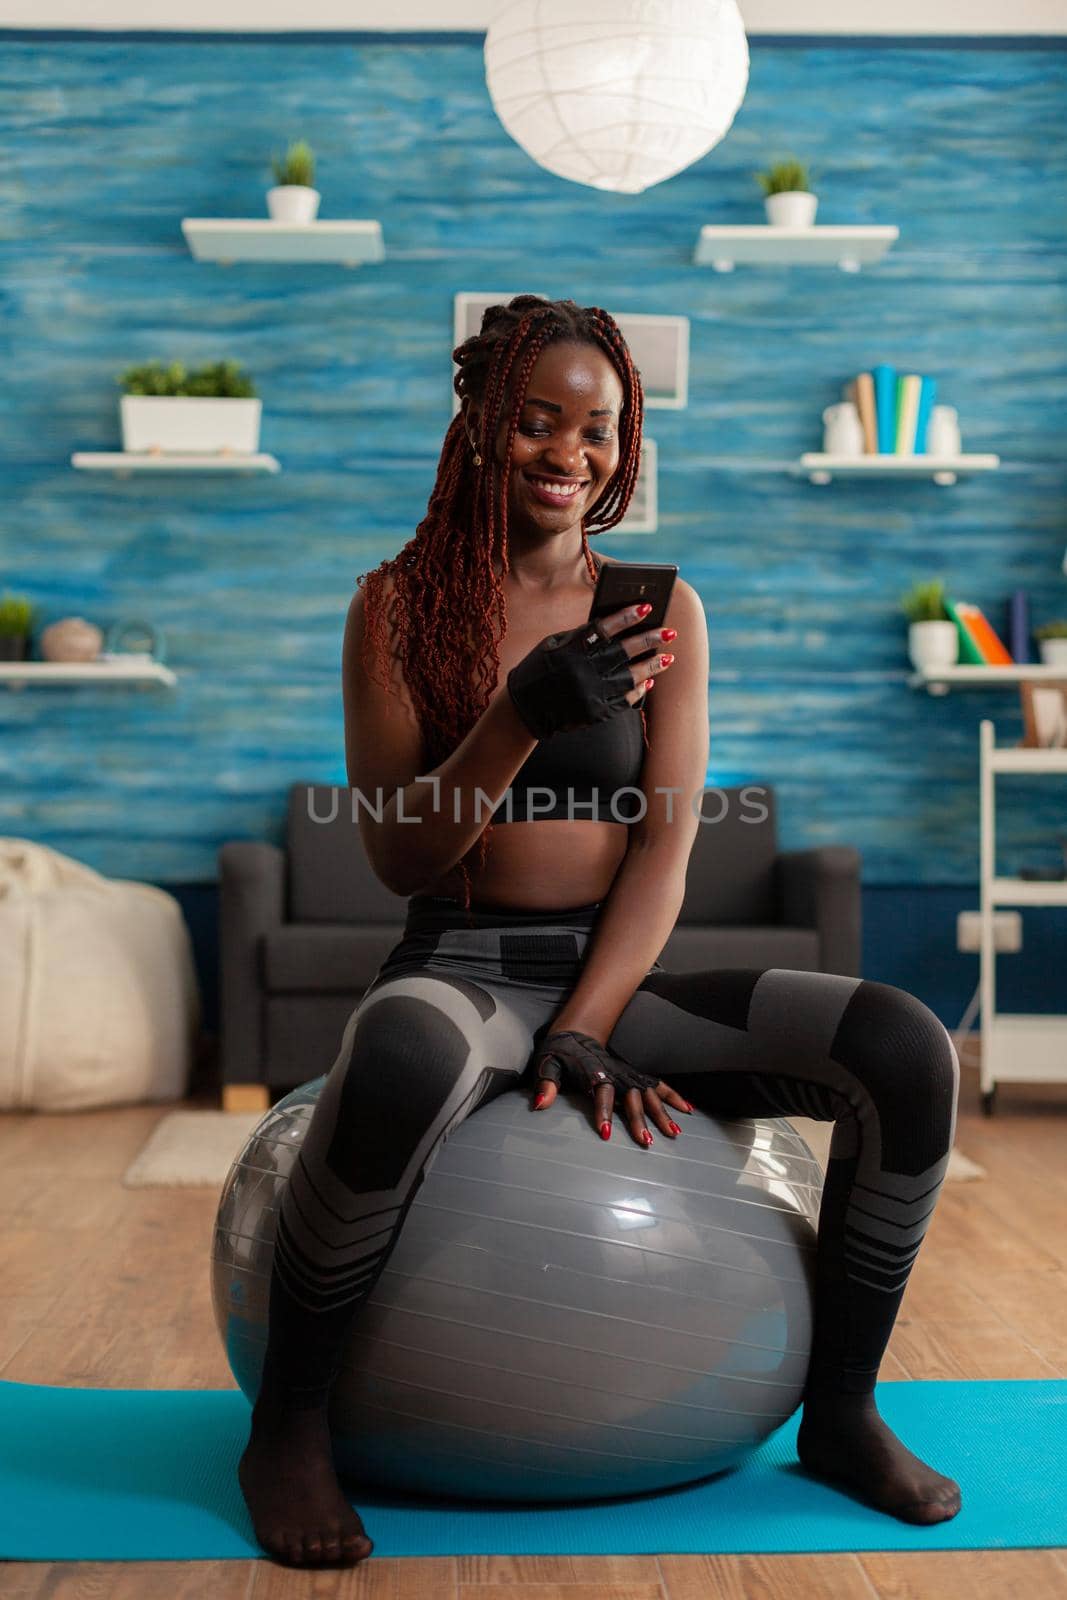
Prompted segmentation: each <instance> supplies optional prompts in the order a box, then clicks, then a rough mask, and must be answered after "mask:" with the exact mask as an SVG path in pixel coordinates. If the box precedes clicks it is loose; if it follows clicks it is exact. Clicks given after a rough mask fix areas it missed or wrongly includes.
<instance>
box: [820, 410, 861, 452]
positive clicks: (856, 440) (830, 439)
mask: <svg viewBox="0 0 1067 1600" xmlns="http://www.w3.org/2000/svg"><path fill="white" fill-rule="evenodd" d="M822 420H823V435H822V436H823V446H822V447H823V450H824V451H825V452H826V454H827V455H828V456H861V455H862V454H863V424H862V423H861V422H860V414H859V412H858V411H857V410H856V407H855V405H854V404H853V402H852V401H851V400H840V401H838V403H837V405H833V406H827V407H826V410H825V411H824V412H823V414H822Z"/></svg>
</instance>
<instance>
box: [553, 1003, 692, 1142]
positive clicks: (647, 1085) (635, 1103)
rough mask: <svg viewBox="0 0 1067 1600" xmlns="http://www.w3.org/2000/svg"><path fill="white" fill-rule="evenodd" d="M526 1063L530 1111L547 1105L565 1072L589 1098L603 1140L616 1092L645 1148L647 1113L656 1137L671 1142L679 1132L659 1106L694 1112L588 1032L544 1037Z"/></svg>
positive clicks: (563, 1032)
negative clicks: (531, 1082) (532, 1084)
mask: <svg viewBox="0 0 1067 1600" xmlns="http://www.w3.org/2000/svg"><path fill="white" fill-rule="evenodd" d="M531 1062H532V1071H533V1075H534V1077H535V1078H536V1079H537V1088H538V1094H537V1097H536V1099H535V1100H534V1110H535V1111H540V1110H543V1109H545V1108H546V1107H548V1106H550V1105H551V1104H552V1102H553V1100H555V1098H556V1095H557V1094H558V1092H559V1087H560V1083H561V1080H562V1078H563V1075H564V1074H566V1075H567V1078H568V1080H569V1081H570V1082H572V1083H573V1084H574V1085H575V1087H576V1088H579V1089H584V1090H586V1091H587V1092H588V1093H589V1094H591V1095H592V1097H593V1106H594V1118H595V1122H596V1126H597V1129H598V1130H599V1133H600V1137H601V1138H602V1139H610V1138H611V1119H612V1115H613V1112H614V1109H615V1096H616V1091H620V1092H621V1093H622V1105H621V1108H620V1109H621V1110H622V1114H623V1116H624V1118H625V1120H626V1122H627V1124H628V1125H629V1129H630V1133H631V1135H632V1136H633V1140H634V1143H635V1144H639V1145H641V1146H642V1148H643V1149H646V1150H647V1149H648V1147H649V1145H651V1143H652V1134H651V1132H650V1130H649V1127H648V1123H647V1122H646V1121H645V1113H646V1112H648V1113H649V1114H650V1115H651V1117H652V1120H653V1121H654V1122H655V1124H656V1126H657V1127H658V1128H659V1130H660V1132H661V1133H664V1134H666V1136H667V1138H668V1139H676V1138H677V1137H678V1135H679V1134H680V1133H681V1131H682V1130H681V1128H680V1127H679V1126H678V1124H677V1123H676V1122H675V1121H674V1120H673V1118H671V1117H670V1116H668V1114H667V1111H666V1109H665V1107H664V1104H663V1102H664V1101H666V1102H667V1104H668V1105H670V1106H671V1107H672V1108H674V1109H675V1110H677V1111H686V1112H691V1111H692V1109H693V1108H692V1106H691V1105H690V1104H689V1102H688V1100H685V1099H684V1098H683V1097H682V1096H681V1095H680V1094H678V1092H677V1091H676V1090H675V1089H672V1088H671V1087H670V1085H669V1084H666V1083H664V1082H662V1080H660V1079H659V1078H656V1077H650V1076H649V1074H648V1073H645V1072H639V1071H638V1070H637V1068H636V1067H633V1066H631V1065H630V1063H629V1062H628V1061H626V1060H625V1059H624V1058H623V1057H622V1056H620V1055H619V1054H618V1053H617V1052H616V1051H614V1050H609V1049H608V1047H607V1045H605V1044H603V1043H602V1042H601V1041H600V1040H599V1039H596V1038H594V1037H593V1035H592V1034H589V1033H582V1032H580V1031H579V1030H577V1029H573V1028H567V1029H562V1030H560V1031H558V1032H555V1033H548V1034H546V1035H545V1036H544V1038H543V1039H542V1040H541V1041H540V1042H539V1044H538V1045H537V1046H536V1048H535V1050H534V1052H533V1055H532V1057H531Z"/></svg>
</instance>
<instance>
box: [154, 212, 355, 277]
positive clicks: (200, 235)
mask: <svg viewBox="0 0 1067 1600" xmlns="http://www.w3.org/2000/svg"><path fill="white" fill-rule="evenodd" d="M182 232H183V233H184V235H185V242H186V243H187V244H188V246H189V249H190V251H191V252H192V254H193V256H194V257H195V258H196V260H197V261H218V262H220V263H221V264H222V265H223V266H228V265H229V264H230V262H231V261H313V262H314V261H330V262H337V263H339V264H340V265H341V266H344V267H359V266H363V265H364V263H366V262H369V261H384V260H385V245H384V243H383V241H382V225H381V223H380V222H374V221H370V220H358V221H354V222H272V221H270V219H269V218H267V217H262V218H260V217H183V218H182Z"/></svg>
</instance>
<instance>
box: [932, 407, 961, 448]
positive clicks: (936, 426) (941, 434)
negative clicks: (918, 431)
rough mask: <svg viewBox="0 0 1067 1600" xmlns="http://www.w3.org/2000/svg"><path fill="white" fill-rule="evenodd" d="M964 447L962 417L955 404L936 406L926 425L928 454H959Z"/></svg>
mask: <svg viewBox="0 0 1067 1600" xmlns="http://www.w3.org/2000/svg"><path fill="white" fill-rule="evenodd" d="M962 448H963V440H962V439H961V438H960V418H959V412H958V411H957V410H956V407H955V406H934V407H933V408H932V410H931V412H930V421H929V422H928V424H927V427H926V454H927V455H928V456H958V455H959V453H960V451H961V450H962Z"/></svg>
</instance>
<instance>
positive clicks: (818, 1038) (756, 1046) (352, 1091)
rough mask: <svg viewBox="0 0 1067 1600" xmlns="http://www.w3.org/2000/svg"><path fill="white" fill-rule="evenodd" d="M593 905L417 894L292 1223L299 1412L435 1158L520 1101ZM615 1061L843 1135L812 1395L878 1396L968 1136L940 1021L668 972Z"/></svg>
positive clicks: (578, 955) (692, 1094)
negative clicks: (470, 904) (477, 1122)
mask: <svg viewBox="0 0 1067 1600" xmlns="http://www.w3.org/2000/svg"><path fill="white" fill-rule="evenodd" d="M602 904H603V902H594V903H593V904H592V905H589V906H583V907H579V908H578V909H577V910H570V911H556V912H540V913H531V914H523V913H521V912H507V913H499V912H497V913H493V912H489V911H484V910H483V911H477V910H476V911H475V912H474V913H473V921H474V923H475V925H474V926H473V927H472V926H469V925H467V924H468V923H469V922H470V920H472V919H471V918H470V917H466V916H465V913H464V912H463V910H462V909H461V908H459V907H457V906H456V905H455V903H454V902H451V901H447V900H444V899H434V898H432V897H429V896H424V895H415V896H413V897H412V899H411V901H410V902H409V910H408V919H407V923H406V925H405V930H404V936H403V938H402V939H401V940H400V942H399V944H397V945H396V946H395V947H394V949H393V950H392V951H391V952H390V954H389V955H388V956H387V957H386V959H385V961H384V962H383V963H382V965H381V967H380V968H379V969H378V972H377V974H376V976H375V978H374V980H373V982H372V983H371V985H370V987H369V988H368V989H367V990H366V992H365V993H364V995H363V998H362V999H361V1000H360V1002H359V1004H358V1005H357V1007H356V1009H355V1010H354V1011H353V1013H352V1015H351V1017H350V1018H349V1020H348V1023H347V1025H346V1027H345V1030H344V1036H343V1038H342V1041H341V1049H340V1053H339V1054H338V1057H337V1060H336V1061H335V1062H334V1064H333V1067H332V1069H331V1071H330V1073H329V1076H328V1078H327V1080H326V1082H325V1084H324V1085H323V1088H322V1093H321V1096H320V1098H319V1101H318V1104H317V1106H316V1108H315V1112H314V1114H313V1116H312V1119H311V1123H310V1125H309V1127H308V1130H307V1132H306V1134H305V1137H304V1142H303V1146H302V1148H301V1151H300V1154H299V1156H298V1158H297V1160H296V1162H295V1163H294V1165H293V1168H292V1171H291V1174H290V1178H289V1181H288V1183H287V1185H286V1187H285V1189H284V1190H283V1193H282V1197H281V1201H280V1205H279V1217H278V1227H277V1236H276V1244H275V1254H274V1268H273V1274H272V1278H271V1285H270V1304H269V1339H268V1367H269V1370H270V1372H271V1376H272V1381H273V1382H275V1383H276V1384H277V1385H279V1386H280V1389H281V1390H282V1391H283V1392H284V1393H285V1394H286V1396H287V1397H288V1398H289V1399H290V1400H291V1401H292V1403H293V1404H296V1405H320V1404H323V1403H324V1402H325V1401H326V1399H327V1397H328V1392H329V1388H330V1385H331V1384H332V1383H333V1381H334V1378H335V1377H336V1375H337V1371H338V1369H339V1367H340V1364H341V1356H342V1353H343V1347H344V1341H345V1336H346V1333H347V1331H348V1328H349V1325H350V1323H351V1320H352V1317H353V1314H354V1312H355V1310H356V1308H357V1306H358V1305H359V1303H360V1302H361V1301H362V1300H363V1299H364V1298H365V1296H366V1295H367V1294H368V1293H369V1292H370V1290H371V1288H372V1287H373V1285H374V1283H375V1281H376V1279H377V1277H378V1275H379V1273H380V1272H381V1271H382V1269H383V1267H384V1266H385V1263H386V1261H387V1259H388V1257H389V1254H390V1251H391V1250H392V1248H393V1245H394V1244H395V1243H396V1239H397V1237H398V1234H399V1230H400V1227H401V1225H402V1223H403V1220H404V1217H405V1214H406V1212H407V1208H408V1206H409V1205H410V1204H411V1201H412V1199H413V1198H414V1195H415V1192H416V1190H417V1189H418V1187H419V1184H420V1183H421V1182H422V1180H423V1178H424V1176H425V1174H426V1172H427V1170H428V1168H429V1166H430V1165H431V1163H432V1161H433V1158H434V1156H435V1154H436V1151H437V1150H438V1148H439V1146H440V1144H441V1141H442V1140H443V1139H444V1138H446V1137H447V1135H448V1133H449V1131H450V1130H451V1129H452V1128H454V1127H456V1126H457V1124H458V1123H459V1122H461V1121H462V1119H463V1118H464V1117H466V1116H469V1115H470V1113H471V1112H473V1111H475V1110H476V1108H477V1107H478V1106H480V1105H483V1104H484V1103H485V1102H486V1101H488V1100H492V1099H494V1098H495V1097H496V1096H497V1095H498V1094H502V1093H504V1092H505V1091H514V1090H515V1089H516V1088H517V1087H518V1085H519V1081H520V1078H521V1077H522V1075H523V1072H524V1069H525V1068H526V1067H527V1065H528V1063H529V1058H530V1054H531V1051H532V1049H533V1046H534V1043H535V1034H536V1035H537V1037H539V1036H540V1033H543V1032H544V1031H546V1030H547V1027H548V1025H549V1024H550V1022H551V1020H552V1017H553V1016H554V1014H555V1013H556V1012H558V1011H559V1009H560V1008H561V1006H562V1004H563V1001H564V999H565V998H566V995H567V993H568V992H569V990H570V989H571V987H572V986H573V984H574V982H575V979H576V977H577V975H578V972H579V970H580V967H581V964H582V956H583V951H584V949H585V945H586V943H587V941H588V940H589V938H590V937H591V935H592V933H593V931H594V928H595V921H596V916H597V913H598V911H599V910H600V909H601V906H602ZM608 1044H609V1046H610V1047H611V1048H612V1049H615V1050H617V1051H618V1052H619V1054H620V1055H622V1056H624V1057H625V1058H626V1059H627V1060H628V1061H630V1062H632V1063H633V1064H634V1066H636V1067H638V1068H639V1069H640V1070H641V1071H642V1072H651V1073H658V1074H659V1076H660V1077H661V1078H662V1079H665V1080H666V1081H667V1083H669V1084H670V1085H671V1086H672V1087H673V1088H676V1089H677V1090H678V1091H679V1093H680V1094H682V1095H684V1096H685V1097H686V1099H688V1100H689V1101H691V1102H692V1104H693V1105H695V1106H698V1107H700V1109H701V1110H703V1111H706V1112H709V1113H710V1114H711V1115H713V1116H721V1117H724V1118H735V1117H761V1116H762V1117H770V1116H803V1117H814V1118H817V1119H818V1120H820V1121H832V1122H833V1123H834V1132H833V1139H832V1143H831V1146H830V1160H829V1164H828V1167H827V1172H826V1178H825V1183H824V1186H823V1193H822V1202H821V1207H820V1211H819V1227H818V1248H817V1252H816V1265H815V1288H816V1298H815V1318H814V1328H813V1342H812V1355H811V1363H810V1366H809V1369H808V1377H807V1385H806V1388H805V1398H807V1397H808V1396H809V1395H819V1394H826V1393H850V1394H869V1393H871V1392H873V1390H874V1387H875V1382H876V1378H877V1374H878V1367H879V1364H880V1362H881V1359H882V1356H883V1354H884V1352H885V1348H886V1345H887V1344H888V1342H889V1336H890V1333H891V1332H892V1328H893V1322H894V1319H895V1317H896V1314H897V1310H898V1308H899V1306H900V1302H901V1300H902V1298H903V1295H904V1289H905V1286H906V1284H907V1280H908V1274H909V1272H910V1270H911V1267H912V1263H913V1262H914V1260H915V1257H916V1255H917V1254H918V1251H919V1246H920V1245H921V1243H922V1240H923V1236H924V1234H925V1233H926V1229H927V1227H928V1226H929V1223H930V1218H931V1216H932V1214H933V1210H934V1207H935V1205H936V1204H937V1198H938V1193H939V1191H940V1188H941V1184H942V1182H943V1180H944V1176H945V1169H946V1167H947V1165H948V1159H949V1151H950V1149H951V1147H952V1142H953V1138H954V1135H955V1129H956V1109H957V1099H958V1093H959V1062H958V1059H957V1056H956V1051H955V1047H954V1046H953V1043H952V1039H951V1037H950V1035H949V1033H948V1031H947V1029H946V1028H945V1027H944V1025H943V1023H942V1022H940V1020H939V1019H938V1018H937V1017H936V1016H935V1015H934V1013H933V1012H932V1011H930V1010H929V1008H928V1007H927V1006H925V1005H924V1004H923V1003H922V1001H920V1000H917V999H916V998H915V996H914V995H912V994H909V993H908V992H907V991H906V990H903V989H898V988H895V987H894V986H893V985H891V984H887V983H876V982H872V981H870V980H868V979H863V978H852V977H845V976H842V975H840V974H836V973H830V972H802V971H797V970H793V969H791V968H785V967H766V968H758V967H721V968H714V969H711V970H708V971H700V972H665V971H663V969H662V968H661V967H660V965H659V963H658V962H657V963H656V964H655V965H654V966H653V967H652V968H651V969H650V971H649V972H648V973H647V974H646V976H645V977H644V979H643V980H642V981H641V983H640V985H639V986H638V987H637V989H636V990H635V992H634V994H633V996H632V998H631V1000H630V1002H629V1004H628V1005H627V1006H626V1009H625V1010H624V1011H623V1013H622V1015H621V1016H620V1018H619V1020H618V1022H617V1023H616V1025H615V1028H614V1030H613V1031H612V1033H611V1036H610V1038H609V1040H608ZM547 1115H549V1116H550V1115H551V1112H549V1113H547ZM593 1136H594V1135H593V1132H592V1130H591V1131H590V1138H592V1137H593Z"/></svg>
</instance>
